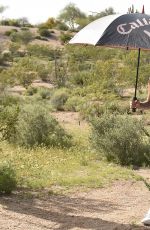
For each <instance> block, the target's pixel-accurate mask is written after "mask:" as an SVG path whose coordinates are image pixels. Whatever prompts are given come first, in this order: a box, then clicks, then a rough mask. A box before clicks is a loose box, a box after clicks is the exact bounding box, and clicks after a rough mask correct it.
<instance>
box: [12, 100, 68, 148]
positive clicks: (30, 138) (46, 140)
mask: <svg viewBox="0 0 150 230" xmlns="http://www.w3.org/2000/svg"><path fill="white" fill-rule="evenodd" d="M15 140H16V143H17V144H19V145H21V146H25V147H30V148H31V147H34V146H38V145H45V146H58V147H68V146H70V145H71V136H69V135H68V134H67V133H66V132H65V131H64V129H63V128H62V127H61V126H60V125H59V123H58V122H57V120H56V119H54V118H53V117H52V116H51V115H50V114H49V111H48V110H46V108H44V107H42V106H40V105H36V104H35V105H34V104H28V105H26V106H24V107H23V108H22V110H21V112H20V113H19V116H18V121H17V124H16V134H15Z"/></svg>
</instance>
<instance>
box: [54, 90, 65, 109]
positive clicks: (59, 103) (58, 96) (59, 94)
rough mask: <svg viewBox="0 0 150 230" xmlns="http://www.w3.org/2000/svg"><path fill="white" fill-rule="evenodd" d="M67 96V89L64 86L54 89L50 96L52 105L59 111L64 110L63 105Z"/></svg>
mask: <svg viewBox="0 0 150 230" xmlns="http://www.w3.org/2000/svg"><path fill="white" fill-rule="evenodd" d="M68 97H69V94H68V90H67V89H65V88H61V89H59V90H56V91H55V92H54V94H53V95H52V98H51V103H52V106H53V107H54V108H55V109H56V110H59V111H63V110H64V105H65V103H66V101H67V99H68Z"/></svg>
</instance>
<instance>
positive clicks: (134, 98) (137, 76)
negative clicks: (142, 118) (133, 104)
mask: <svg viewBox="0 0 150 230" xmlns="http://www.w3.org/2000/svg"><path fill="white" fill-rule="evenodd" d="M140 51H141V49H140V48H139V49H138V62H137V69H136V81H135V92H134V97H133V100H134V101H136V100H137V96H136V93H137V85H138V78H139V66H140ZM132 111H133V112H136V108H133V109H132Z"/></svg>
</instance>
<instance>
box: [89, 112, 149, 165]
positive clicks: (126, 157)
mask: <svg viewBox="0 0 150 230" xmlns="http://www.w3.org/2000/svg"><path fill="white" fill-rule="evenodd" d="M91 124H92V130H93V131H92V135H91V140H92V142H93V144H94V146H95V147H96V148H97V150H98V151H99V152H102V153H103V154H104V155H105V157H106V158H107V160H108V161H114V162H116V163H119V164H121V165H137V166H141V165H142V164H147V165H148V164H149V165H150V140H149V134H148V133H147V131H146V129H145V127H144V125H143V124H142V122H141V121H139V120H137V119H136V118H132V117H129V116H121V115H108V114H104V115H103V116H101V117H100V118H96V119H93V120H92V121H91Z"/></svg>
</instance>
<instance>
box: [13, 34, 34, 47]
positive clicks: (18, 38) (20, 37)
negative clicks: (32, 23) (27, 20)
mask: <svg viewBox="0 0 150 230" xmlns="http://www.w3.org/2000/svg"><path fill="white" fill-rule="evenodd" d="M10 37H11V41H12V42H19V43H22V44H24V45H27V44H28V43H29V42H31V41H32V40H33V34H32V32H31V31H28V30H27V31H23V30H22V31H19V32H17V33H16V32H14V33H12V34H11V35H10Z"/></svg>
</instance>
